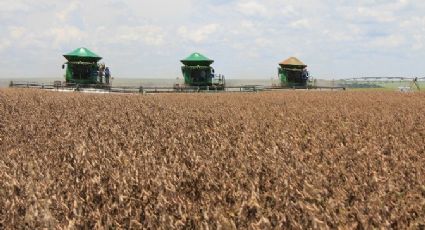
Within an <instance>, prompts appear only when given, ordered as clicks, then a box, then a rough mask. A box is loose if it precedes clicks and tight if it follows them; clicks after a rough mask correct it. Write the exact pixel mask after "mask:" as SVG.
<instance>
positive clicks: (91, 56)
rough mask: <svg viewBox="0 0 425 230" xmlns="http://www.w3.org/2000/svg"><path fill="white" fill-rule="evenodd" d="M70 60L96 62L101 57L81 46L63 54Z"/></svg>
mask: <svg viewBox="0 0 425 230" xmlns="http://www.w3.org/2000/svg"><path fill="white" fill-rule="evenodd" d="M63 56H64V57H65V58H66V60H68V61H70V62H98V61H100V60H101V59H102V57H100V56H99V55H97V54H95V53H93V52H92V51H90V50H89V49H87V48H84V47H81V48H78V49H76V50H74V51H72V52H70V53H67V54H65V55H63Z"/></svg>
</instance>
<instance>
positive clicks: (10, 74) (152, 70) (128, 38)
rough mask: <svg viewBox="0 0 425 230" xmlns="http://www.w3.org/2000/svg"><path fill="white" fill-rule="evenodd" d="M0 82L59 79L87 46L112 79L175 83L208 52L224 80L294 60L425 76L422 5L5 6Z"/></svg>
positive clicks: (324, 67)
mask: <svg viewBox="0 0 425 230" xmlns="http://www.w3.org/2000/svg"><path fill="white" fill-rule="evenodd" d="M0 22H1V26H0V78H3V79H4V78H8V79H12V78H18V77H34V78H35V77H43V78H45V77H60V76H62V75H63V71H62V69H61V68H60V67H61V65H62V63H64V62H65V59H64V58H63V57H62V56H61V55H62V54H64V53H66V52H69V51H72V50H73V49H75V48H77V47H82V46H83V47H87V48H89V49H91V50H93V51H94V52H96V53H97V54H99V55H101V56H103V57H104V62H106V64H107V65H108V66H110V67H111V70H112V72H113V75H114V77H120V78H175V77H178V76H180V74H181V72H180V66H181V64H180V62H179V60H180V59H182V58H184V57H186V56H188V55H189V54H190V53H192V52H195V51H197V52H201V53H203V54H204V55H206V56H207V57H209V58H212V59H214V60H215V63H214V67H215V69H216V72H217V73H222V74H224V75H226V76H227V78H247V79H270V78H271V77H274V76H276V75H277V67H278V65H277V63H278V62H280V61H282V60H283V59H286V58H287V57H290V56H297V57H298V58H299V59H301V60H302V61H304V62H305V63H306V64H308V66H309V70H310V72H311V74H312V75H313V76H315V77H318V78H324V79H331V78H343V77H357V76H424V75H425V65H424V63H425V1H423V0H394V1H390V0H358V1H354V0H332V1H331V0H228V1H225V0H179V1H171V0H128V1H118V0H86V1H72V0H69V1H62V0H37V1H33V0H2V1H0Z"/></svg>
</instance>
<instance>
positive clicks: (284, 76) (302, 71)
mask: <svg viewBox="0 0 425 230" xmlns="http://www.w3.org/2000/svg"><path fill="white" fill-rule="evenodd" d="M279 66H280V67H279V69H278V73H279V79H280V83H281V86H282V87H291V88H292V87H302V88H304V87H307V83H308V78H309V74H308V71H307V65H306V64H304V63H303V62H302V61H300V60H299V59H298V58H296V57H290V58H288V59H286V60H284V61H283V62H281V63H279Z"/></svg>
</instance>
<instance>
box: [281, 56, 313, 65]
mask: <svg viewBox="0 0 425 230" xmlns="http://www.w3.org/2000/svg"><path fill="white" fill-rule="evenodd" d="M279 65H281V66H291V67H302V68H305V67H307V65H306V64H304V63H303V62H302V61H300V60H299V59H298V58H296V57H290V58H288V59H286V60H285V61H283V62H281V63H279Z"/></svg>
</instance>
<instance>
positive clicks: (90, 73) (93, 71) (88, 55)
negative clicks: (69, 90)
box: [62, 47, 108, 86]
mask: <svg viewBox="0 0 425 230" xmlns="http://www.w3.org/2000/svg"><path fill="white" fill-rule="evenodd" d="M63 56H64V57H65V58H66V60H67V62H66V63H65V64H64V65H62V68H65V65H66V71H65V81H66V84H78V85H95V86H108V84H107V83H106V82H105V81H104V79H103V78H104V75H103V71H104V70H105V65H104V64H101V63H99V61H100V60H101V59H102V57H100V56H99V55H97V54H95V53H94V52H92V51H90V50H89V49H87V48H84V47H81V48H78V49H76V50H74V51H72V52H70V53H67V54H65V55H63Z"/></svg>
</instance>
